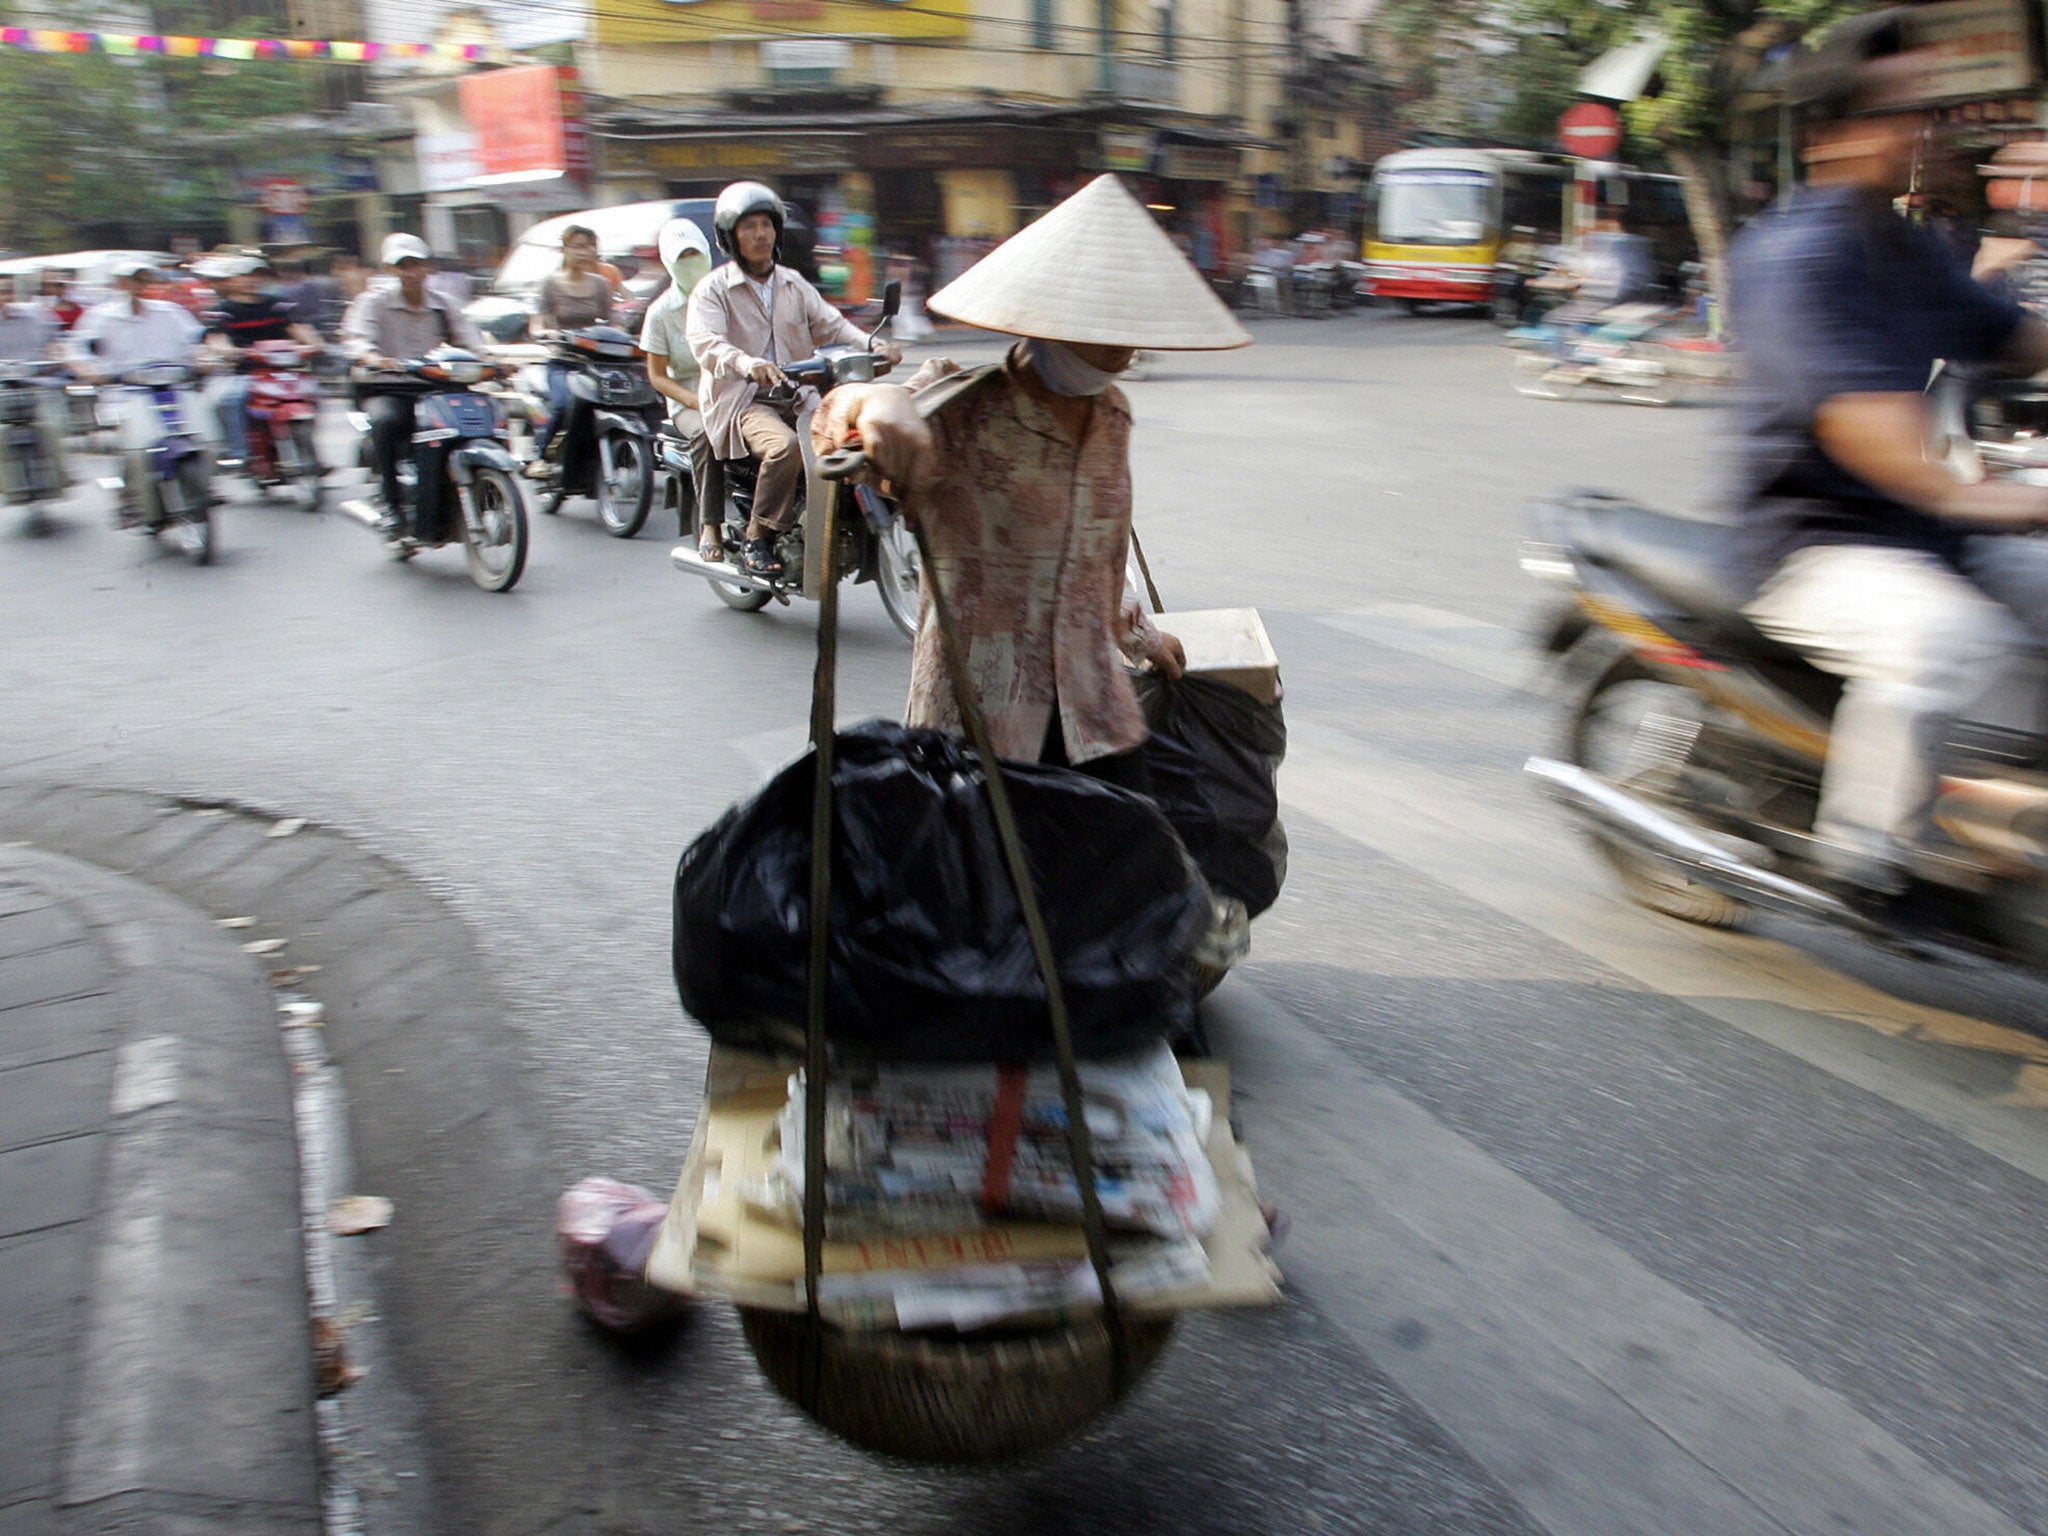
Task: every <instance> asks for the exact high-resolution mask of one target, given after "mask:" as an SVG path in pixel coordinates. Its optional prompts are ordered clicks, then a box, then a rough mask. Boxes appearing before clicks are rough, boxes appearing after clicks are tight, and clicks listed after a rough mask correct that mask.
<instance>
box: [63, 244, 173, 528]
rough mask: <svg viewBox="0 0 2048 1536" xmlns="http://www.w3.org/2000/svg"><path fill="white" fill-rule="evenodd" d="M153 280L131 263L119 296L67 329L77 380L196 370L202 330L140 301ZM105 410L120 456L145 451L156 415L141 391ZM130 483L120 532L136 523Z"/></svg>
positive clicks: (147, 269) (119, 277) (122, 274)
mask: <svg viewBox="0 0 2048 1536" xmlns="http://www.w3.org/2000/svg"><path fill="white" fill-rule="evenodd" d="M156 275H157V274H156V272H155V270H154V269H153V268H152V267H151V266H150V265H149V263H148V262H145V261H137V260H133V259H130V260H126V261H123V262H122V263H120V264H119V265H118V266H116V267H115V268H114V270H113V274H112V276H113V284H114V287H115V288H116V289H118V290H119V294H118V296H117V297H115V298H111V299H108V300H107V301H106V302H105V303H102V304H95V305H94V306H93V307H92V308H91V309H89V310H87V311H86V312H85V313H84V314H83V315H82V316H80V317H79V321H78V324H77V325H75V326H73V327H72V329H71V333H70V347H71V358H70V362H71V367H72V371H73V372H75V373H77V374H78V376H79V377H80V378H82V379H84V380H86V381H87V382H88V383H92V384H105V383H109V382H112V381H114V380H118V379H119V378H120V377H121V376H122V375H123V374H125V373H127V372H128V371H129V370H130V369H132V368H140V367H142V366H143V365H144V364H146V363H179V364H182V365H184V366H187V367H196V366H197V364H198V361H199V352H200V345H199V339H200V326H199V322H198V321H197V320H196V319H194V318H193V316H192V313H191V311H190V310H188V309H186V308H185V307H184V306H183V305H181V304H173V303H171V302H170V301H169V300H168V299H146V298H144V297H143V296H142V295H143V290H144V289H145V288H147V287H148V286H149V285H150V284H151V283H152V282H153V281H155V279H156ZM108 408H109V410H110V411H111V413H112V415H113V417H114V422H115V427H116V431H117V432H118V434H119V447H120V450H121V452H122V453H123V454H124V455H125V454H132V453H136V452H141V451H144V450H146V449H148V448H149V446H150V445H151V444H152V443H153V442H154V441H155V440H156V433H157V418H156V413H155V411H154V409H153V408H152V406H151V404H150V402H149V401H148V399H146V398H144V397H142V395H141V393H140V392H139V391H132V390H117V391H115V392H114V394H113V396H112V399H111V401H110V402H109V406H108ZM132 482H133V477H125V478H124V481H123V486H122V491H121V505H120V508H119V510H118V512H117V513H116V516H115V521H116V522H117V524H118V525H119V526H121V527H124V528H125V527H133V526H134V525H135V521H136V515H137V514H136V511H135V505H136V503H135V497H136V494H137V489H136V486H135V485H134V484H133V483H132Z"/></svg>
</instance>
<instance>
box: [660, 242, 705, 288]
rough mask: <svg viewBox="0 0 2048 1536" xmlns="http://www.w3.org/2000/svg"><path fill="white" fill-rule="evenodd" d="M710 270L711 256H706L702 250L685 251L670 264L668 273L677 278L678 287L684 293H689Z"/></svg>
mask: <svg viewBox="0 0 2048 1536" xmlns="http://www.w3.org/2000/svg"><path fill="white" fill-rule="evenodd" d="M710 270H711V258H710V257H709V256H706V255H705V254H704V253H703V252H702V251H684V252H683V253H682V254H681V255H680V256H678V257H676V259H675V261H674V262H672V263H671V264H670V266H669V269H668V274H669V276H670V277H672V278H674V279H675V280H676V287H678V288H680V289H681V290H682V291H683V292H684V293H689V292H690V291H691V290H692V289H694V288H695V287H696V286H697V285H698V284H699V283H701V282H702V281H704V277H705V274H706V273H708V272H710Z"/></svg>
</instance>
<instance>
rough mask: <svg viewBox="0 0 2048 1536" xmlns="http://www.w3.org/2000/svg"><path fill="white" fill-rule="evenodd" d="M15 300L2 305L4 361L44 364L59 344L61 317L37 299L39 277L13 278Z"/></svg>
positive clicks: (0, 339) (0, 323) (0, 325)
mask: <svg viewBox="0 0 2048 1536" xmlns="http://www.w3.org/2000/svg"><path fill="white" fill-rule="evenodd" d="M8 286H9V287H10V289H11V290H12V292H13V295H14V298H13V302H11V303H8V304H4V305H0V362H9V363H40V362H42V361H43V360H44V359H45V358H47V357H48V356H49V355H50V349H51V348H52V347H54V346H55V345H56V343H57V336H58V334H59V331H60V329H61V327H59V325H58V324H57V317H56V316H55V315H53V314H52V313H51V312H50V311H49V310H48V309H47V308H45V307H44V306H43V305H41V304H39V303H37V302H36V289H35V279H34V278H32V277H27V276H23V277H16V278H13V279H12V280H10V281H9V284H8Z"/></svg>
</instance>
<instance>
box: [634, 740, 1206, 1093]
mask: <svg viewBox="0 0 2048 1536" xmlns="http://www.w3.org/2000/svg"><path fill="white" fill-rule="evenodd" d="M814 761H815V758H814V755H813V754H809V753H806V754H805V756H804V757H802V758H801V759H799V760H798V761H797V762H795V763H792V764H791V765H790V766H789V767H787V768H785V769H783V770H782V772H781V773H779V774H777V775H776V776H775V777H774V778H773V779H772V780H770V781H769V783H768V786H767V788H765V789H764V790H762V791H761V793H760V794H759V795H757V796H756V797H755V798H754V799H752V800H750V801H748V802H746V803H745V804H743V805H738V806H735V807H734V808H733V809H732V810H730V811H728V812H727V813H726V814H725V815H724V816H723V817H721V818H720V819H719V820H718V821H717V822H716V823H715V824H714V825H713V826H712V827H711V828H710V829H709V830H707V831H706V832H705V833H704V834H703V835H702V836H701V837H699V838H698V839H697V841H696V842H694V843H692V844H691V845H690V847H689V849H688V850H687V851H686V852H685V853H684V854H683V859H682V863H681V865H680V866H679V867H678V868H677V870H676V900H675V924H676V927H675V948H674V959H675V975H676V990H677V991H678V992H679V993H680V994H681V996H682V1000H683V1006H684V1007H685V1008H686V1009H688V1010H689V1011H690V1013H691V1014H692V1015H694V1016H695V1017H696V1018H697V1020H698V1021H699V1022H700V1023H702V1024H703V1025H704V1027H705V1028H706V1029H708V1030H709V1031H710V1032H711V1035H712V1037H713V1038H714V1039H716V1040H719V1041H721V1042H723V1043H725V1044H728V1045H736V1046H740V1047H742V1048H748V1049H763V1048H776V1047H788V1046H789V1045H791V1044H793V1043H796V1042H798V1041H800V1040H801V1039H802V1036H803V1020H804V1016H805V1001H806V992H805V967H806V964H807V958H808V956H807V946H808V944H809V931H808V914H809V907H810V857H811V825H810V819H811V781H812V773H813V767H812V765H813V763H814ZM1003 769H1004V779H1005V782H1007V783H1008V785H1009V787H1010V799H1011V803H1012V805H1013V806H1014V808H1015V810H1016V814H1017V822H1018V830H1019V832H1020V834H1021V836H1022V838H1023V841H1024V847H1025V849H1026V852H1027V854H1028V855H1029V858H1030V861H1031V866H1032V870H1033V872H1034V878H1035V883H1036V886H1037V890H1038V897H1039V902H1040V904H1041V906H1042V907H1043V909H1044V912H1045V917H1046V922H1047V925H1048V926H1049V927H1050V929H1051V931H1052V939H1053V952H1054V954H1055V955H1056V956H1058V958H1059V966H1060V976H1061V979H1062V980H1063V982H1064V983H1065V989H1066V996H1067V1007H1068V1011H1069V1013H1070V1015H1071V1017H1072V1022H1073V1032H1074V1048H1075V1051H1076V1052H1077V1053H1078V1054H1079V1055H1082V1056H1106V1055H1113V1054H1117V1053H1121V1052H1126V1051H1133V1050H1137V1049H1140V1048H1142V1047H1144V1046H1146V1045H1149V1044H1151V1043H1152V1042H1153V1041H1155V1040H1157V1039H1159V1038H1161V1037H1162V1036H1170V1035H1175V1034H1178V1033H1180V1032H1181V1031H1183V1030H1185V1029H1186V1028H1187V1027H1188V1026H1189V1025H1190V1024H1191V1023H1192V1021H1193V1017H1194V999H1193V995H1192V991H1191V972H1190V969H1189V966H1188V957H1189V955H1190V953H1191V952H1192V950H1193V949H1194V946H1195V944H1196V943H1197V941H1198V940H1199V939H1200V938H1201V936H1202V933H1203V931H1204V930H1205V928H1206V926H1207V924H1208V921H1209V897H1208V891H1207V888H1206V887H1205V886H1204V885H1203V883H1202V879H1201V876H1200V875H1199V874H1198V873H1197V871H1196V869H1195V867H1194V865H1193V864H1192V863H1191V862H1190V861H1189V859H1188V856H1187V854H1186V852H1185V851H1184V850H1183V849H1182V847H1181V845H1180V842H1179V840H1178V839H1177V838H1176V837H1175V835H1174V833H1173V829H1172V828H1171V827H1169V826H1168V825H1167V823H1166V820H1165V819H1164V817H1162V816H1161V815H1160V813H1159V811H1158V809H1157V808H1156V807H1154V806H1153V805H1152V804H1151V803H1150V802H1148V801H1147V800H1146V799H1145V798H1144V797H1143V796H1140V795H1134V794H1131V793H1129V792H1128V791H1125V790H1121V789H1117V788H1114V787H1112V786H1110V785H1107V784H1103V783H1101V782H1099V781H1097V780H1095V779H1091V778H1088V777H1086V776H1085V775H1082V774H1079V773H1076V772H1074V771H1072V770H1071V769H1066V768H1052V767H1047V766H1045V765H1043V764H1039V763H1011V762H1005V763H1004V765H1003ZM832 777H833V786H834V814H835V836H834V850H833V851H834V858H833V863H832V930H831V941H832V946H831V993H830V998H831V1001H830V1006H829V1008H828V1010H827V1027H828V1029H829V1030H830V1032H831V1036H832V1038H833V1040H834V1042H835V1043H837V1044H839V1045H841V1046H845V1047H849V1048H852V1049H855V1050H859V1051H864V1052H866V1053H869V1054H871V1055H873V1056H876V1057H879V1058H883V1059H889V1060H898V1061H1029V1060H1037V1059H1043V1058H1046V1057H1049V1056H1050V1055H1051V1054H1052V1035H1051V1030H1050V1027H1049V1025H1048V1023H1047V1019H1046V1009H1045V989H1044V987H1043V986H1042V985H1041V983H1040V979H1039V975H1038V965H1037V961H1036V960H1035V958H1034V957H1033V955H1032V951H1031V941H1030V937H1029V935H1028V934H1027V933H1026V931H1025V928H1024V920H1023V914H1022V912H1021V911H1020V909H1019V908H1018V905H1017V898H1016V893H1015V890H1014V888H1013V887H1012V886H1011V884H1010V876H1009V872H1008V869H1007V868H1006V866H1005V865H1004V863H1003V857H1002V847H1001V844H1000V843H999V842H998V841H997V837H996V830H995V822H994V819H993V818H992V816H991V815H990V813H989V810H988V796H987V791H986V789H985V787H984V784H983V775H982V771H981V765H980V760H979V759H978V758H977V757H976V755H975V753H974V750H973V748H972V747H970V746H969V745H968V744H967V743H966V742H965V741H963V740H961V739H959V738H958V737H954V736H951V735H948V734H946V733H944V732H940V731H931V730H921V729H913V728H910V727H907V726H901V725H896V724H893V723H890V722H887V721H869V722H867V723H866V724H863V725H858V726H855V727H854V728H852V729H851V730H848V731H844V732H842V733H841V734H840V736H839V741H838V762H837V766H836V768H835V770H834V772H833V776H832Z"/></svg>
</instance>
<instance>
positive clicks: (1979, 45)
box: [1910, 0, 2039, 101]
mask: <svg viewBox="0 0 2048 1536" xmlns="http://www.w3.org/2000/svg"><path fill="white" fill-rule="evenodd" d="M1910 25H1911V26H1912V29H1913V39H1914V42H1915V43H1916V44H1917V45H1918V46H1920V47H1923V48H1929V49H1932V50H1933V53H1934V63H1933V66H1932V68H1931V69H1930V71H1929V78H1928V82H1927V97H1928V99H1929V100H1932V101H1956V100H1961V99H1964V98H1967V97H1984V96H2006V95H2011V94H2013V93H2014V92H2017V91H2025V90H2031V89H2032V88H2033V86H2034V84H2035V82H2036V80H2037V79H2038V78H2039V71H2038V70H2037V69H2036V67H2035V63H2034V52H2033V38H2032V33H2031V32H2030V30H2029V28H2028V25H2027V14H2026V8H2025V5H2024V3H2023V0H1940V3H1938V4H1935V5H1923V6H1919V7H1917V8H1915V9H1914V10H1913V12H1912V14H1911V18H1910Z"/></svg>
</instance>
